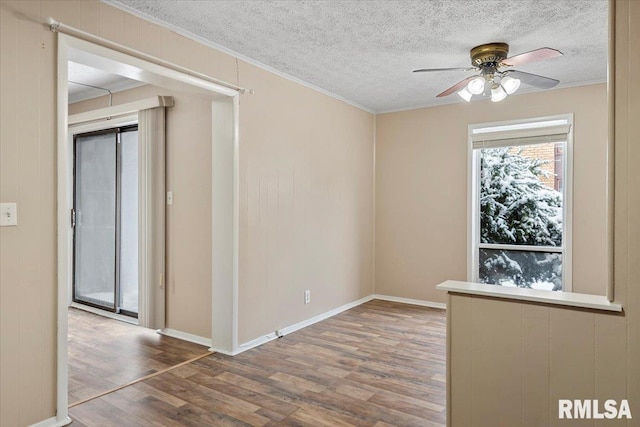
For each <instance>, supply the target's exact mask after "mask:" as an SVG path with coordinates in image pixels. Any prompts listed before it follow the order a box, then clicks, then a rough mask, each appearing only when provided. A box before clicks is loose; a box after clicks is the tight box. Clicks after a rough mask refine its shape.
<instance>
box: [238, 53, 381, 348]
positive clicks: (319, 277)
mask: <svg viewBox="0 0 640 427" xmlns="http://www.w3.org/2000/svg"><path fill="white" fill-rule="evenodd" d="M240 76H241V81H242V84H243V85H244V86H246V87H252V88H256V89H258V88H259V89H260V91H261V93H262V96H249V97H243V98H241V99H240V140H241V144H240V159H241V162H240V200H241V202H240V265H241V268H240V284H241V286H240V289H239V292H240V301H241V302H242V304H241V305H240V319H241V321H240V324H239V342H240V343H243V342H246V341H249V340H251V339H253V338H255V337H257V336H261V335H263V334H266V333H270V332H273V331H275V330H276V329H279V328H282V327H284V326H288V325H291V324H293V323H296V322H299V321H301V320H304V319H307V318H309V317H311V316H314V315H317V314H320V313H324V312H326V311H328V310H330V309H332V308H335V307H337V306H339V305H341V304H344V303H347V302H349V301H354V300H356V299H359V298H362V297H364V296H367V295H370V294H372V293H373V129H374V128H373V126H374V122H373V120H374V117H373V116H372V115H371V114H369V113H365V112H363V111H360V110H358V109H356V108H353V107H350V106H348V105H346V104H343V103H341V102H338V101H336V100H334V99H332V98H329V97H326V96H323V95H320V94H319V93H317V92H315V91H313V90H311V89H308V88H305V87H302V86H299V85H297V84H295V83H292V82H290V81H288V80H285V79H282V78H280V77H277V76H275V75H273V74H270V73H267V72H265V71H262V70H260V69H258V68H256V67H252V66H249V65H247V64H244V63H240ZM307 289H308V290H310V291H311V303H310V304H308V305H305V304H304V303H303V302H304V298H303V297H304V291H305V290H307Z"/></svg>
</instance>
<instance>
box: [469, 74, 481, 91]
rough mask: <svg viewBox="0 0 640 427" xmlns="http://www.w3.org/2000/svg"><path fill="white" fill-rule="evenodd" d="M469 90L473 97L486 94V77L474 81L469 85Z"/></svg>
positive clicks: (479, 77)
mask: <svg viewBox="0 0 640 427" xmlns="http://www.w3.org/2000/svg"><path fill="white" fill-rule="evenodd" d="M467 90H468V91H469V92H471V93H472V94H473V95H480V94H481V93H482V92H484V77H482V76H478V77H476V78H474V79H472V80H471V81H470V82H469V84H468V85H467Z"/></svg>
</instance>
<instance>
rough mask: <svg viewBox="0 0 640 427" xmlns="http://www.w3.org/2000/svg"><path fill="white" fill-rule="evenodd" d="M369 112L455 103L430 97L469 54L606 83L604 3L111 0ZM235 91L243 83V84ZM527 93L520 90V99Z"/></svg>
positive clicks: (567, 79) (569, 81)
mask: <svg viewBox="0 0 640 427" xmlns="http://www.w3.org/2000/svg"><path fill="white" fill-rule="evenodd" d="M109 3H112V4H114V5H115V6H117V7H121V8H124V9H126V10H129V11H133V12H134V13H136V14H138V15H141V16H144V17H147V18H151V19H152V20H155V21H157V22H163V23H166V24H168V25H169V26H170V27H171V28H173V29H174V30H177V31H179V32H181V33H183V34H185V35H195V36H197V37H199V38H202V39H205V40H207V41H209V42H211V43H213V44H215V45H218V46H221V47H223V48H225V49H227V50H231V51H233V52H236V53H238V54H240V55H241V57H244V58H250V59H251V60H253V61H256V62H258V63H261V64H264V65H267V66H268V67H271V68H273V69H276V70H278V71H280V72H282V73H285V74H288V75H290V76H293V77H295V78H297V79H300V80H303V81H304V82H307V83H310V84H311V85H314V86H316V87H319V88H321V89H324V90H326V91H329V92H331V93H333V94H336V95H338V96H339V97H342V98H345V99H347V100H349V101H351V102H353V103H356V104H359V105H361V106H364V107H366V108H367V109H369V110H372V111H375V112H382V111H393V110H401V109H407V108H412V107H418V106H427V105H437V104H440V103H451V102H458V100H459V97H457V96H456V95H455V94H454V95H451V96H450V97H447V98H443V99H436V98H435V96H436V95H437V94H438V93H440V92H441V91H443V90H444V89H446V88H448V87H449V86H452V85H453V84H455V83H457V82H458V81H459V80H462V79H463V78H465V77H467V76H468V75H470V73H465V72H448V73H445V72H438V73H422V74H420V73H418V74H413V73H412V70H414V69H417V68H432V67H466V66H468V65H469V64H470V60H469V49H470V48H472V47H474V46H475V45H478V44H482V43H487V42H494V41H499V42H507V43H509V45H510V47H511V50H510V55H515V54H518V53H522V52H526V51H529V50H533V49H537V48H539V47H552V48H555V49H558V50H560V51H561V52H563V53H564V56H563V57H560V58H556V59H551V60H547V61H544V62H540V63H535V64H530V65H524V66H521V67H518V68H517V69H519V70H521V71H526V72H529V73H536V74H542V75H545V76H549V77H552V78H555V79H558V80H560V86H559V87H561V86H575V85H580V84H586V83H593V82H598V81H600V82H601V81H605V80H606V64H607V0H553V1H548V0H496V1H492V0H467V1H462V0H439V1H435V0H422V1H331V0H328V1H258V0H253V1H220V0H218V1H167V0H118V1H109ZM241 84H242V82H241ZM527 90H533V88H530V87H525V85H523V86H522V88H521V89H520V91H519V93H521V92H526V91H527Z"/></svg>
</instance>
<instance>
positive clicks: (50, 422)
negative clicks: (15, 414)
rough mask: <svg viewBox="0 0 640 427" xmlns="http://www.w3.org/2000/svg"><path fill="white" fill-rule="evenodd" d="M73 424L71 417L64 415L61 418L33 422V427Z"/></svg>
mask: <svg viewBox="0 0 640 427" xmlns="http://www.w3.org/2000/svg"><path fill="white" fill-rule="evenodd" d="M69 424H71V418H69V417H64V418H62V419H61V420H59V419H58V418H57V417H51V418H47V419H46V420H42V421H40V422H39V423H35V424H32V425H31V427H62V426H67V425H69Z"/></svg>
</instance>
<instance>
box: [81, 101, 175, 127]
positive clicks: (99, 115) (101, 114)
mask: <svg viewBox="0 0 640 427" xmlns="http://www.w3.org/2000/svg"><path fill="white" fill-rule="evenodd" d="M156 107H173V97H171V96H160V95H158V96H154V97H151V98H147V99H141V100H140V101H134V102H128V103H126V104H119V105H113V106H111V107H105V108H100V109H98V110H91V111H86V112H84V113H78V114H72V115H70V116H69V119H68V121H69V126H73V125H77V124H80V123H86V122H91V121H94V120H103V119H105V118H107V117H117V116H125V115H127V116H128V115H131V114H137V113H138V111H140V110H147V109H149V108H156ZM103 125H104V124H103Z"/></svg>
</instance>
